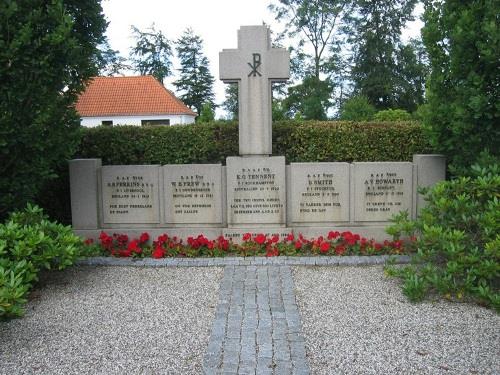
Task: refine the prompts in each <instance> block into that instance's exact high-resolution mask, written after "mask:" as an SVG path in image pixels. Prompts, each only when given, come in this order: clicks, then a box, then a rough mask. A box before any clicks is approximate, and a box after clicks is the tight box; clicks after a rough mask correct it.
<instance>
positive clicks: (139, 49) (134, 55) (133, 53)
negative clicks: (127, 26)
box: [130, 24, 172, 83]
mask: <svg viewBox="0 0 500 375" xmlns="http://www.w3.org/2000/svg"><path fill="white" fill-rule="evenodd" d="M131 29H132V36H133V38H134V39H135V42H136V44H135V46H133V47H132V48H131V50H130V61H131V63H132V68H133V69H134V70H135V71H136V72H138V73H139V74H141V75H148V74H150V75H152V76H153V77H155V78H156V79H157V80H158V81H160V82H161V83H163V80H164V79H165V78H167V77H169V76H170V75H171V74H172V61H171V58H172V47H171V42H170V40H168V39H167V37H166V36H165V35H164V34H163V32H162V31H161V30H159V31H157V30H156V28H155V25H154V24H152V25H151V26H150V27H149V28H148V29H146V30H145V31H141V30H139V29H138V28H137V27H135V26H132V27H131Z"/></svg>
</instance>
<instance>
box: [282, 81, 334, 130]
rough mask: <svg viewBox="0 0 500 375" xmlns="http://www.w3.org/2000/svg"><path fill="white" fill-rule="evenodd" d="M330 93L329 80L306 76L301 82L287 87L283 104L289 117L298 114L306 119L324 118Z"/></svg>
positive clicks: (328, 105)
mask: <svg viewBox="0 0 500 375" xmlns="http://www.w3.org/2000/svg"><path fill="white" fill-rule="evenodd" d="M331 94H332V86H331V83H330V81H329V80H324V81H322V80H320V79H319V78H316V77H314V76H311V77H306V78H304V81H303V82H302V83H301V84H299V85H296V86H292V87H290V88H289V89H288V96H287V97H286V99H285V100H284V103H283V105H284V107H285V108H286V110H287V112H288V115H289V116H291V117H294V116H297V115H298V114H300V116H301V117H303V118H304V119H306V120H326V118H327V110H328V108H329V107H330V105H331V103H330V96H331Z"/></svg>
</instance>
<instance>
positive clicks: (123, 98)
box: [76, 76, 196, 117]
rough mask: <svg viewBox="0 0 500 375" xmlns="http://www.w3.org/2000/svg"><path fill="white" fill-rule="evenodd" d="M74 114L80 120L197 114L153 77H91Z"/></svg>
mask: <svg viewBox="0 0 500 375" xmlns="http://www.w3.org/2000/svg"><path fill="white" fill-rule="evenodd" d="M76 111H77V112H78V113H79V114H80V116H82V117H96V116H120V115H123V116H133V115H165V114H169V115H192V116H196V113H195V112H193V111H192V110H191V109H189V108H188V107H187V106H186V105H185V104H184V103H182V102H181V101H180V100H179V99H177V98H176V97H175V95H174V94H173V93H172V92H171V91H169V90H167V89H166V88H165V87H164V86H163V85H162V84H161V83H160V82H158V81H157V80H156V79H155V78H154V77H153V76H137V77H94V78H92V80H91V81H90V82H89V83H88V85H87V87H86V89H85V91H84V92H83V93H82V94H80V97H79V98H78V101H77V103H76Z"/></svg>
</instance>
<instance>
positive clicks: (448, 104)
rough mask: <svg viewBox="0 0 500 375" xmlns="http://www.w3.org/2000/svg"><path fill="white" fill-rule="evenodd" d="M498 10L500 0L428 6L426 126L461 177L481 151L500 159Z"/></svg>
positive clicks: (452, 0)
mask: <svg viewBox="0 0 500 375" xmlns="http://www.w3.org/2000/svg"><path fill="white" fill-rule="evenodd" d="M498 5H499V4H498V0H477V1H460V0H446V1H435V0H432V1H431V0H428V1H426V2H425V12H424V22H425V26H424V28H423V29H422V36H423V41H424V44H425V46H426V48H427V51H428V53H429V59H430V65H431V69H432V71H431V75H430V78H429V80H428V83H427V85H428V93H427V100H428V103H429V110H428V111H427V112H428V113H427V116H426V119H425V123H426V125H427V126H428V127H429V128H430V130H431V136H432V141H433V143H434V146H435V147H436V149H437V150H438V151H440V152H443V153H444V154H446V155H447V156H448V158H449V161H451V169H452V172H454V173H457V174H459V173H463V172H464V171H465V169H466V168H467V167H468V166H469V165H470V164H472V163H474V162H475V161H476V160H477V159H478V157H479V156H480V154H481V152H482V151H489V153H490V154H493V156H494V157H496V158H497V160H498V158H499V157H500V141H499V140H500V126H499V123H500V119H499V113H500V95H499V88H500V75H499V74H498V59H499V53H498V51H500V32H499V30H498V9H499V7H498Z"/></svg>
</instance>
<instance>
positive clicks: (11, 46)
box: [0, 0, 106, 217]
mask: <svg viewBox="0 0 500 375" xmlns="http://www.w3.org/2000/svg"><path fill="white" fill-rule="evenodd" d="M105 29H106V21H105V19H104V15H103V13H102V8H101V2H100V0H78V1H77V0H64V1H63V0H53V1H50V2H47V1H42V0H33V1H29V2H26V1H16V0H6V1H3V2H1V3H0V82H1V83H2V84H1V86H2V89H1V90H0V124H1V127H0V217H4V216H5V215H6V214H7V212H9V211H11V210H14V209H17V208H20V207H24V206H25V205H26V202H27V201H30V200H33V199H34V198H35V197H36V195H37V193H38V192H39V190H40V189H41V187H42V186H43V185H44V184H45V183H46V182H47V181H48V180H49V179H50V178H52V177H53V176H54V170H55V168H56V166H57V165H58V164H60V163H64V162H65V160H66V159H67V158H69V157H70V156H71V155H72V153H73V151H74V149H75V146H76V145H77V142H78V128H79V121H78V117H77V115H76V113H75V110H74V108H73V104H74V102H75V100H76V98H77V94H78V93H79V92H81V90H82V89H83V87H84V86H83V85H84V83H85V81H86V80H87V79H89V78H90V77H92V76H95V75H96V74H97V66H96V59H97V58H96V55H97V53H98V52H97V45H98V44H100V43H102V42H103V41H104V37H103V33H104V31H105Z"/></svg>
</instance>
